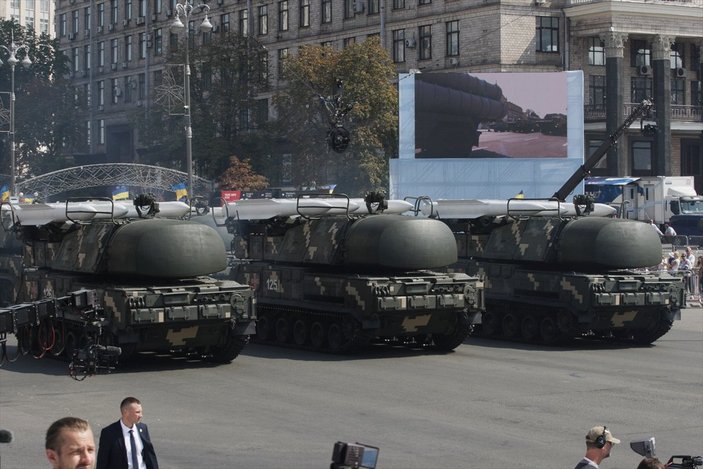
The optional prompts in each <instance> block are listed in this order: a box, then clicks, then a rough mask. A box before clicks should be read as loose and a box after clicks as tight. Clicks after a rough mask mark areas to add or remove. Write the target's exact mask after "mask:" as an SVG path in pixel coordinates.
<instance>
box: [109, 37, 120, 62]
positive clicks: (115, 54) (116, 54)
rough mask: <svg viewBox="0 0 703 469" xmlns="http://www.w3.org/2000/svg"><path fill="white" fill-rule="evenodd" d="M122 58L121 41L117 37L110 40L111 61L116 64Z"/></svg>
mask: <svg viewBox="0 0 703 469" xmlns="http://www.w3.org/2000/svg"><path fill="white" fill-rule="evenodd" d="M119 58H120V42H119V41H118V40H117V39H111V40H110V63H111V64H116V63H117V62H118V61H119Z"/></svg>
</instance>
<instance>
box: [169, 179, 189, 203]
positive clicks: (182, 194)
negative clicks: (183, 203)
mask: <svg viewBox="0 0 703 469" xmlns="http://www.w3.org/2000/svg"><path fill="white" fill-rule="evenodd" d="M171 190H173V191H174V192H175V193H176V200H181V199H184V198H187V197H188V189H187V186H186V183H185V182H179V183H178V184H174V185H172V186H171Z"/></svg>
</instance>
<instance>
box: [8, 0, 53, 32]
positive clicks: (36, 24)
mask: <svg viewBox="0 0 703 469" xmlns="http://www.w3.org/2000/svg"><path fill="white" fill-rule="evenodd" d="M54 3H55V1H54V0H5V1H3V2H0V20H5V21H9V20H14V21H16V22H17V23H19V24H20V25H22V26H24V27H27V28H32V29H34V31H35V32H36V33H37V35H39V34H48V35H49V36H52V37H53V36H54V27H53V25H54V9H55V5H54Z"/></svg>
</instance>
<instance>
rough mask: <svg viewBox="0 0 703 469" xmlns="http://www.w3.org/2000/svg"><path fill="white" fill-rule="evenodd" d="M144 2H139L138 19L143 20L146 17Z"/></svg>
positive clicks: (145, 0)
mask: <svg viewBox="0 0 703 469" xmlns="http://www.w3.org/2000/svg"><path fill="white" fill-rule="evenodd" d="M146 2H147V0H139V3H138V5H139V17H140V18H145V17H146Z"/></svg>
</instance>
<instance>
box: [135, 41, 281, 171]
mask: <svg viewBox="0 0 703 469" xmlns="http://www.w3.org/2000/svg"><path fill="white" fill-rule="evenodd" d="M212 37H213V39H212V41H211V42H209V43H206V44H202V45H200V46H198V47H197V48H193V47H191V49H190V59H189V62H190V64H191V67H190V68H191V78H190V82H191V122H192V128H193V161H194V162H195V165H196V168H197V173H198V174H200V175H202V176H203V177H207V178H211V179H216V178H217V176H219V175H221V174H222V173H223V171H225V170H226V169H227V168H228V166H229V156H230V155H233V154H236V155H243V156H244V157H246V158H247V159H250V160H251V162H252V165H253V166H254V167H256V168H257V169H258V168H261V167H264V166H266V164H267V163H266V161H265V159H266V158H267V157H262V156H261V155H269V154H270V153H271V150H270V144H269V139H267V138H265V137H263V136H262V132H263V133H265V123H264V121H265V119H264V116H263V115H259V113H257V109H259V108H258V106H261V104H260V103H258V102H257V100H256V97H257V95H259V94H260V93H261V92H263V91H265V90H266V89H267V88H268V63H267V61H266V60H265V57H266V56H265V50H263V49H262V47H261V46H260V45H259V44H257V43H255V42H254V41H250V40H249V39H248V38H246V37H243V36H240V35H237V34H234V33H232V34H215V35H213V36H212ZM184 47H185V44H184V43H183V42H181V43H180V44H179V46H178V48H177V50H175V51H173V53H172V54H171V56H170V57H169V58H168V65H167V66H166V69H165V70H166V72H165V74H164V80H162V82H161V83H155V86H156V90H157V91H156V93H155V95H156V96H155V99H156V101H157V102H156V103H155V104H154V105H153V106H152V107H151V110H150V112H149V113H148V114H147V115H146V116H145V113H144V112H143V111H142V112H141V113H137V114H135V121H136V122H138V125H139V128H140V135H141V143H142V144H143V145H145V146H147V147H149V148H150V150H151V151H150V160H151V161H152V162H162V163H166V162H168V163H169V165H170V166H172V167H178V166H179V165H181V164H182V163H184V160H185V158H184V157H180V155H185V133H184V131H183V129H184V125H185V120H184V119H185V118H184V117H183V112H184V110H183V101H182V100H183V98H181V101H180V102H178V100H177V99H176V100H171V101H170V104H171V106H170V108H169V106H168V104H169V103H168V100H166V99H164V93H168V92H169V90H170V91H171V95H172V96H173V95H176V94H179V93H180V95H181V96H184V89H183V70H184V67H183V64H184V63H185V52H184V51H185V48H184ZM169 74H170V75H169ZM174 91H175V93H173V92H174ZM253 130H259V131H260V132H258V133H257V132H253ZM175 136H176V137H175ZM179 137H182V138H179ZM174 155H178V157H176V158H174ZM181 167H184V166H181Z"/></svg>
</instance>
